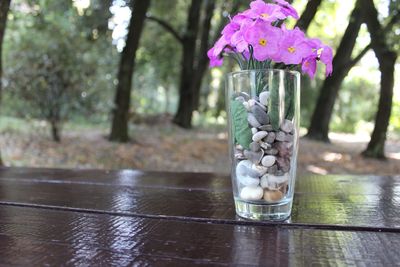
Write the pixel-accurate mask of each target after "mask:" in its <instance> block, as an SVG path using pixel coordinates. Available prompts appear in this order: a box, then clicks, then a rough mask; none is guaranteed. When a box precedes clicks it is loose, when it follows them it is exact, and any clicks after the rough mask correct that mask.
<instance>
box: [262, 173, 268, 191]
mask: <svg viewBox="0 0 400 267" xmlns="http://www.w3.org/2000/svg"><path fill="white" fill-rule="evenodd" d="M260 185H261V187H262V188H268V174H265V175H263V176H262V177H261V179H260Z"/></svg>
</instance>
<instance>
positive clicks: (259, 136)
mask: <svg viewBox="0 0 400 267" xmlns="http://www.w3.org/2000/svg"><path fill="white" fill-rule="evenodd" d="M267 135H268V132H266V131H259V132H257V133H256V134H255V135H253V138H252V139H253V141H254V142H259V141H261V139H263V138H264V137H266V136H267Z"/></svg>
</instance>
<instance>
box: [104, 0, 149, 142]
mask: <svg viewBox="0 0 400 267" xmlns="http://www.w3.org/2000/svg"><path fill="white" fill-rule="evenodd" d="M149 6H150V0H136V1H133V7H132V17H131V19H130V22H129V29H128V36H127V39H126V45H125V47H124V49H123V50H122V53H121V60H120V64H119V70H118V77H117V79H118V85H117V88H116V94H115V100H114V105H115V107H114V109H113V118H112V127H111V134H110V140H111V141H117V142H127V141H128V140H129V137H128V119H129V116H128V114H129V107H130V99H131V86H132V76H133V71H134V65H135V56H136V50H137V48H138V45H139V40H140V35H141V33H142V30H143V25H144V20H145V17H146V12H147V9H148V8H149Z"/></svg>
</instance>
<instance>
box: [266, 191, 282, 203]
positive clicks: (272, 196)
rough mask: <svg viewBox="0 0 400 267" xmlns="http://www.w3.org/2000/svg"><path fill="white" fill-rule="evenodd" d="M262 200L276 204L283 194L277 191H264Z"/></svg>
mask: <svg viewBox="0 0 400 267" xmlns="http://www.w3.org/2000/svg"><path fill="white" fill-rule="evenodd" d="M263 197H264V200H265V201H268V202H276V201H279V200H281V199H282V198H283V193H282V192H281V191H279V190H265V191H264V196H263Z"/></svg>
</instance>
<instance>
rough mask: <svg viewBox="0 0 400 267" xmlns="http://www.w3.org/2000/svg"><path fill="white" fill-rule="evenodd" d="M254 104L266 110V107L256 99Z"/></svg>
mask: <svg viewBox="0 0 400 267" xmlns="http://www.w3.org/2000/svg"><path fill="white" fill-rule="evenodd" d="M256 105H257V106H259V107H260V108H262V110H264V111H265V112H267V107H266V106H264V105H263V104H261V103H260V102H258V101H256Z"/></svg>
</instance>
